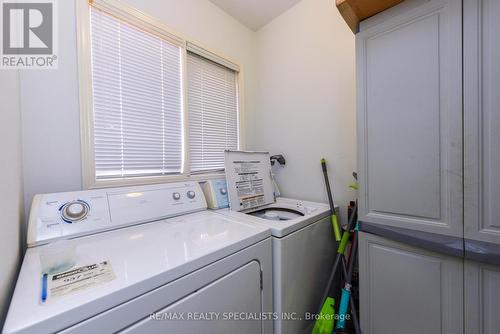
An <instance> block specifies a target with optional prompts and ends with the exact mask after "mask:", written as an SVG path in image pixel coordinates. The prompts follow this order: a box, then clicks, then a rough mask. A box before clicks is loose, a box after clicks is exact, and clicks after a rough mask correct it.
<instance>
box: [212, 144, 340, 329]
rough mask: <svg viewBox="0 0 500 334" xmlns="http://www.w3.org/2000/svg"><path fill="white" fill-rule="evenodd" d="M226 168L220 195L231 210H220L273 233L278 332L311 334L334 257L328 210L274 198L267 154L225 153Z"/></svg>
mask: <svg viewBox="0 0 500 334" xmlns="http://www.w3.org/2000/svg"><path fill="white" fill-rule="evenodd" d="M225 167H226V178H227V191H220V192H221V193H226V192H227V194H228V196H229V202H230V206H231V207H230V209H222V210H217V211H216V212H217V213H219V214H222V215H224V216H226V217H231V218H233V219H236V220H237V221H240V222H248V223H253V224H254V225H255V226H257V225H261V226H266V227H268V228H270V229H271V232H272V240H273V293H274V311H275V312H277V314H278V315H279V318H278V319H277V320H276V321H275V322H274V332H275V333H279V334H293V333H305V332H310V329H312V325H313V322H314V321H312V320H310V321H308V320H306V315H307V313H316V312H317V311H318V306H319V305H320V304H321V297H322V294H323V291H324V288H325V286H326V284H327V281H328V277H329V274H330V272H331V269H332V265H333V260H334V257H335V254H336V247H337V243H336V241H335V238H334V235H333V229H332V226H331V223H330V218H329V217H330V209H329V207H328V206H327V205H325V204H322V203H312V202H306V201H301V200H295V199H288V198H282V197H278V198H276V197H275V196H274V191H273V189H274V188H273V180H272V174H271V165H270V162H269V154H267V153H265V152H237V151H232V152H231V151H227V152H226V166H225ZM219 190H220V189H219ZM214 192H215V193H217V189H216V190H214ZM289 317H291V318H292V319H288V318H289Z"/></svg>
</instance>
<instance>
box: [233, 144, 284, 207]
mask: <svg viewBox="0 0 500 334" xmlns="http://www.w3.org/2000/svg"><path fill="white" fill-rule="evenodd" d="M225 168H226V180H227V192H228V195H229V206H230V208H231V210H234V211H243V210H249V209H253V208H256V207H259V206H263V205H267V204H271V203H274V202H275V200H276V198H275V194H274V187H273V182H272V178H271V161H270V160H269V152H246V151H226V152H225Z"/></svg>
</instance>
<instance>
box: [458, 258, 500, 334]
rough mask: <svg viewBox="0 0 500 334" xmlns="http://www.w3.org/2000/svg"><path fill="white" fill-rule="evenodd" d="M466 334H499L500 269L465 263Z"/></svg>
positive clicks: (469, 262) (476, 263)
mask: <svg viewBox="0 0 500 334" xmlns="http://www.w3.org/2000/svg"><path fill="white" fill-rule="evenodd" d="M464 280H465V285H464V287H465V289H464V296H465V297H464V298H465V304H464V305H465V309H464V311H465V314H464V321H465V329H466V330H465V333H466V334H497V333H498V332H499V330H500V317H499V316H498V310H500V267H499V266H492V265H487V264H483V263H478V262H471V261H465V275H464Z"/></svg>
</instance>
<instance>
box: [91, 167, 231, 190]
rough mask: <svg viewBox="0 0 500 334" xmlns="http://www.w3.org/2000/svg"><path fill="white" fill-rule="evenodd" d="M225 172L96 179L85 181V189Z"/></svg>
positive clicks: (192, 178)
mask: <svg viewBox="0 0 500 334" xmlns="http://www.w3.org/2000/svg"><path fill="white" fill-rule="evenodd" d="M225 177H226V174H225V173H224V172H222V171H221V172H209V173H199V174H192V175H185V174H180V175H166V176H148V177H131V178H123V179H102V180H94V181H93V182H92V181H91V182H85V185H84V188H85V189H98V188H110V187H127V186H138V185H146V184H158V183H171V182H182V181H206V180H211V179H220V178H225Z"/></svg>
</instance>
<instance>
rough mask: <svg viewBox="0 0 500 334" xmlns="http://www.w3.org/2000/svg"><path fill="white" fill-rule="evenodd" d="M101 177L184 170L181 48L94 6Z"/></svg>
mask: <svg viewBox="0 0 500 334" xmlns="http://www.w3.org/2000/svg"><path fill="white" fill-rule="evenodd" d="M90 21H91V27H92V30H91V34H92V95H93V111H94V154H95V174H96V178H97V179H102V178H104V179H106V178H123V177H127V176H128V177H131V176H146V175H164V174H172V173H180V172H181V171H182V85H181V48H180V47H179V46H176V45H174V44H171V43H169V42H167V41H165V40H163V39H161V38H159V37H157V36H155V35H153V34H150V33H147V32H144V31H142V30H140V29H138V28H136V27H134V26H132V25H130V24H127V23H124V22H122V21H120V20H117V19H115V18H114V17H112V16H110V15H108V14H106V13H104V12H102V11H100V10H98V9H94V8H92V9H91V17H90Z"/></svg>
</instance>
